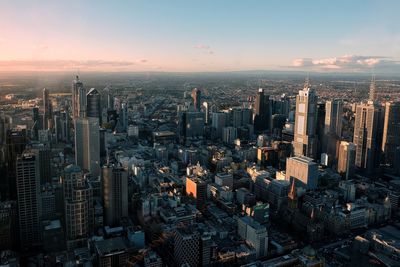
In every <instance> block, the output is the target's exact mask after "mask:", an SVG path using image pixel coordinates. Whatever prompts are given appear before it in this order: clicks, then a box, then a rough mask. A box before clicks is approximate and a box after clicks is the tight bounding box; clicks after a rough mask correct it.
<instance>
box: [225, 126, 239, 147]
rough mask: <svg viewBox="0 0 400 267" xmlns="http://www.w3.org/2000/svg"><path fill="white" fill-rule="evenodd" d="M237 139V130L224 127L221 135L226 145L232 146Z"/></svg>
mask: <svg viewBox="0 0 400 267" xmlns="http://www.w3.org/2000/svg"><path fill="white" fill-rule="evenodd" d="M236 138H237V128H235V127H224V128H223V133H222V141H223V142H224V143H226V144H233V141H235V139H236Z"/></svg>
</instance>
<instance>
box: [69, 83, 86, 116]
mask: <svg viewBox="0 0 400 267" xmlns="http://www.w3.org/2000/svg"><path fill="white" fill-rule="evenodd" d="M72 116H73V117H74V118H77V117H81V118H83V117H85V116H86V90H85V88H84V87H83V83H82V82H81V81H80V80H79V77H78V76H76V79H75V80H73V81H72Z"/></svg>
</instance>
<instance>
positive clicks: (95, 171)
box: [75, 117, 100, 177]
mask: <svg viewBox="0 0 400 267" xmlns="http://www.w3.org/2000/svg"><path fill="white" fill-rule="evenodd" d="M75 163H76V165H78V166H80V167H81V168H82V169H84V170H88V171H90V173H91V174H92V175H93V176H94V177H98V176H99V175H100V131H99V119H98V118H90V117H87V118H76V119H75Z"/></svg>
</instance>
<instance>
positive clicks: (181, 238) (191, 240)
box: [174, 228, 201, 266]
mask: <svg viewBox="0 0 400 267" xmlns="http://www.w3.org/2000/svg"><path fill="white" fill-rule="evenodd" d="M191 230H192V229H189V228H178V229H177V230H176V231H175V238H174V239H175V243H174V260H175V264H176V266H184V265H186V266H200V265H201V264H200V242H199V239H200V234H199V232H197V231H191Z"/></svg>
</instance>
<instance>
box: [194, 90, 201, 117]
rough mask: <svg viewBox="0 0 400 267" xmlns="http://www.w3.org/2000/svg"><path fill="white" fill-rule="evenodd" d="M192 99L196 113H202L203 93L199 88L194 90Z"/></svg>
mask: <svg viewBox="0 0 400 267" xmlns="http://www.w3.org/2000/svg"><path fill="white" fill-rule="evenodd" d="M192 99H193V107H194V111H197V112H200V109H201V91H200V90H199V89H197V88H194V89H193V90H192Z"/></svg>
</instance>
